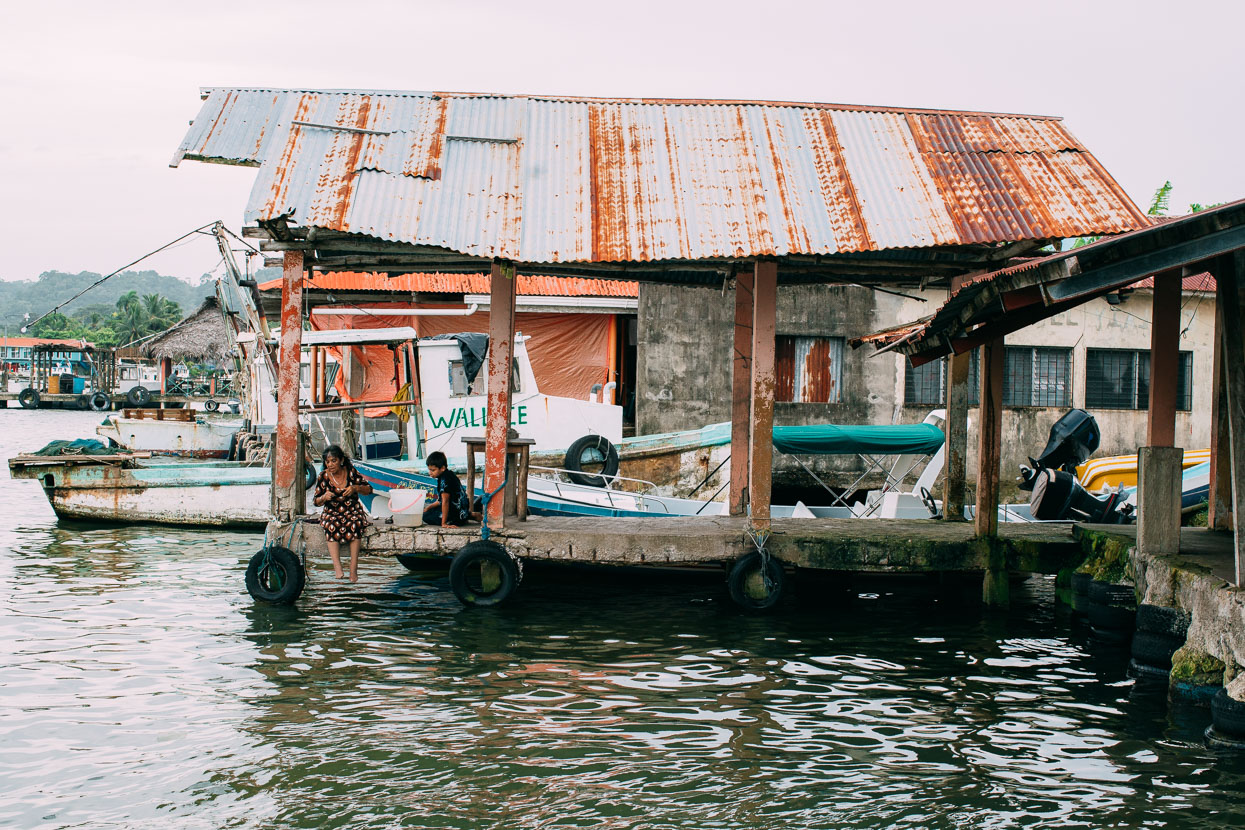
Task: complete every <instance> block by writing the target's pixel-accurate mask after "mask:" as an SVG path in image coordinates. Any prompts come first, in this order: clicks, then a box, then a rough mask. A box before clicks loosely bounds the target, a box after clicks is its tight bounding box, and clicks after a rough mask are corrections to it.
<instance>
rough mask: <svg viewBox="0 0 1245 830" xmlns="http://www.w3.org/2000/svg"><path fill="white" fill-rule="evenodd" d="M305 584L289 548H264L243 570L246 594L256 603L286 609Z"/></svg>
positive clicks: (303, 576)
mask: <svg viewBox="0 0 1245 830" xmlns="http://www.w3.org/2000/svg"><path fill="white" fill-rule="evenodd" d="M306 584H307V573H306V571H304V570H303V563H302V562H301V561H299V558H298V557H297V556H296V555H295V554H294V551H292V550H290V549H289V548H282V547H276V546H271V547H266V548H264V549H262V550H261V551H260V552H259V553H257V554H255V555H254V556H252V557H251V561H250V563H249V564H247V566H246V591H247V593H248V594H250V595H251V596H252V597H254V598H255V599H257V600H259V601H260V602H267V603H270V604H272V605H289V604H290V603H292V602H293V601H294V600H296V599H298V598H299V596H300V595H301V594H302V593H303V587H304V586H305V585H306Z"/></svg>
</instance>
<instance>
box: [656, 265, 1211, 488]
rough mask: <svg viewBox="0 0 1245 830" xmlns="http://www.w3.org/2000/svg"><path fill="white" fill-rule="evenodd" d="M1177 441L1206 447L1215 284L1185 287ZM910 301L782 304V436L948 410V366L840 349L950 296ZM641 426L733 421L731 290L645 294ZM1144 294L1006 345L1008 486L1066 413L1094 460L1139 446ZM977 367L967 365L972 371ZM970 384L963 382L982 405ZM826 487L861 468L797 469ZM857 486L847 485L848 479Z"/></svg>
mask: <svg viewBox="0 0 1245 830" xmlns="http://www.w3.org/2000/svg"><path fill="white" fill-rule="evenodd" d="M1184 288H1185V290H1184V292H1183V294H1182V309H1181V323H1180V324H1181V332H1180V343H1181V362H1180V380H1179V395H1180V400H1178V401H1177V409H1178V412H1177V416H1176V442H1177V444H1179V445H1180V446H1183V447H1186V448H1189V449H1196V448H1202V447H1206V446H1208V445H1209V442H1210V429H1211V423H1210V395H1211V379H1212V369H1213V367H1212V356H1213V335H1214V321H1215V295H1214V283H1213V280H1210V279H1209V277H1205V276H1204V275H1203V276H1200V277H1192V278H1188V279H1186V280H1185V285H1184ZM902 291H903V294H905V295H907V296H897V295H895V294H893V293H883V292H881V291H874V290H871V289H868V288H863V287H859V286H790V287H783V288H781V289H780V290H779V294H778V325H777V337H778V342H777V355H776V391H775V396H776V403H775V414H774V420H775V423H776V424H817V423H837V424H891V423H912V422H917V421H920V420H922V419H924V418H925V416H926V415H927V414H928V413H929V412H930V411H931V410H933V409H938V408H941V407H942V406H943V401H945V398H946V369H945V361H944V360H939V361H936V362H934V363H929V364H926V365H924V366H921V367H917V368H915V369H914V368H913V367H912V366H910V365H909V364H908V362H907V360H906V359H905V358H903V357H901V356H898V355H895V354H892V353H877V352H875V351H874V350H873V349H871V348H868V349H858V350H852V349H851V348H850V347H848V346H847V341H848V340H850V339H851V338H853V337H859V336H862V335H865V334H868V333H870V332H873V331H877V330H879V329H883V328H886V327H887V326H891V325H894V324H895V322H896V321H900V320H913V319H917V318H920V317H922V316H925V315H928V314H930V313H931V312H932V311H933V310H934V309H935V308H937V307H938V306H939V305H941V304H942V303H943V302H944V301H945V300H946V298H947V291H945V290H941V289H940V290H925V291H920V290H907V289H903V290H902ZM639 299H640V302H639V308H638V328H639V348H638V358H637V364H638V369H637V388H638V390H639V391H638V396H637V404H636V427H637V432H638V433H640V434H646V433H655V432H669V431H674V430H679V429H688V428H692V427H698V426H701V425H703V424H708V423H714V422H719V421H725V420H729V419H730V400H731V378H730V364H731V361H730V357H731V350H732V349H733V325H734V295H733V292H732V291H731V290H730V289H729V288H728V289H720V288H719V289H708V288H685V287H666V286H656V285H649V284H642V285H641V286H640V296H639ZM1152 299H1153V293H1152V289H1151V288H1150V287H1149V286H1148V285H1146V284H1144V283H1142V284H1139V285H1138V286H1135V287H1133V288H1131V289H1128V290H1125V291H1121V292H1118V293H1115V294H1112V295H1109V296H1108V297H1107V298H1106V299H1097V300H1093V301H1091V302H1089V303H1086V304H1085V305H1083V306H1080V307H1078V308H1076V309H1074V310H1072V311H1068V312H1065V313H1064V314H1060V315H1058V316H1056V317H1053V318H1051V319H1050V320H1047V321H1044V322H1041V323H1039V324H1036V325H1034V326H1031V327H1029V328H1026V329H1024V330H1023V331H1021V332H1018V333H1017V334H1015V335H1011V336H1009V337H1008V339H1007V341H1006V343H1007V353H1006V361H1007V363H1006V376H1005V380H1004V405H1005V409H1004V415H1003V435H1004V437H1005V440H1004V445H1003V471H1004V484H1005V485H1006V484H1008V483H1009V482H1010V480H1011V479H1012V478H1013V471H1015V470H1016V468H1017V467H1018V465H1020V464H1023V463H1025V462H1026V461H1027V460H1028V458H1029V456H1033V455H1037V454H1038V453H1040V452H1041V450H1042V448H1043V447H1044V446H1045V444H1046V440H1047V436H1048V433H1049V430H1050V427H1051V425H1052V424H1053V423H1054V422H1055V421H1056V420H1058V419H1059V417H1060V416H1061V415H1062V414H1063V413H1064V412H1066V411H1067V410H1069V409H1071V408H1073V407H1079V408H1083V409H1086V410H1088V411H1089V412H1090V413H1091V414H1092V415H1093V416H1094V417H1095V418H1096V419H1097V421H1098V424H1099V426H1100V428H1101V430H1102V445H1101V447H1100V449H1099V451H1098V453H1097V455H1116V454H1130V453H1134V452H1136V451H1137V447H1139V446H1141V445H1143V444H1144V443H1145V437H1146V408H1147V405H1148V395H1149V348H1150V311H1151V302H1152ZM975 369H976V365H975V361H974V370H975ZM976 378H977V375H976V372H975V371H974V377H973V378H972V379H971V381H970V382H971V385H972V387H973V389H972V393H971V394H972V396H973V398H972V400H974V401H975V399H976V394H977V392H976V386H977V379H976ZM976 415H977V412H976V408H975V407H974V408H972V409H970V412H969V430H970V433H969V434H970V441H969V453H968V472H969V476H970V480H971V478H972V476H973V474H974V471H975V469H976V468H975V464H976V446H975V442H974V440H973V439H972V437H971V436H973V435H975V434H976V433H975V422H976ZM803 460H804V462H805V463H806V464H810V465H811V466H812V467H813V469H814V470H817V471H818V473H819V474H821V473H825V474H826V475H828V476H830V481H829V483H831V484H844V483H846V481H848V480H850V479H849V478H848V475H849V474H854V473H855V471H857V470H859V469H860V464H859V462H858V460H857V459H855V458H854V457H827V458H820V459H816V460H815V461H813V460H810V459H803ZM799 469H800V468H799V465H798V464H797V463H796V462H795V460H794V459H791V458H787V457H784V456H781V455H778V456H776V457H775V476H776V478H775V480H776V482H781V481H784V480H785V481H788V482H790V483H797V480H798V479H800V474H799V472H798V471H799ZM852 477H854V475H853V476H852Z"/></svg>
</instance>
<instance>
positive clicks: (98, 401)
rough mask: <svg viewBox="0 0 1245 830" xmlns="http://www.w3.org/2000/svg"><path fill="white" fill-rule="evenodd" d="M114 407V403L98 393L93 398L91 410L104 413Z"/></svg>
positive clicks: (101, 393)
mask: <svg viewBox="0 0 1245 830" xmlns="http://www.w3.org/2000/svg"><path fill="white" fill-rule="evenodd" d="M111 405H112V401H111V400H110V399H109V398H108V396H107V395H105V394H104V393H103V392H96V393H95V394H94V395H92V396H91V409H94V410H95V411H96V412H104V411H106V410H107V409H108V407H109V406H111Z"/></svg>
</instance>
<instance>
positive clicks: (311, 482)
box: [303, 461, 318, 493]
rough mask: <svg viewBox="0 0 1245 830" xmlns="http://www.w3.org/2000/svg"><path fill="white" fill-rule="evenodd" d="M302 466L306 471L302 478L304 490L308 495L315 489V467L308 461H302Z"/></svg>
mask: <svg viewBox="0 0 1245 830" xmlns="http://www.w3.org/2000/svg"><path fill="white" fill-rule="evenodd" d="M303 464H304V465H305V466H306V469H307V472H306V473H305V474H304V476H303V484H304V489H306V491H307V492H308V493H310V492H311V491H312V490H314V489H316V478H317V477H318V474H317V473H316V465H315V464H312V463H311V462H310V461H304V462H303Z"/></svg>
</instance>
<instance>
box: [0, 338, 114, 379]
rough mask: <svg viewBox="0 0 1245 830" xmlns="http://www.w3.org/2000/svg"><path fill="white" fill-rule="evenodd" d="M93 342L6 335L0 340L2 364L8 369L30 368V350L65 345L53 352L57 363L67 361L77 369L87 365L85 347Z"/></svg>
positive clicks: (0, 359)
mask: <svg viewBox="0 0 1245 830" xmlns="http://www.w3.org/2000/svg"><path fill="white" fill-rule="evenodd" d="M90 345H92V344H90V343H85V342H84V341H82V340H57V339H53V338H47V337H5V338H3V339H2V340H0V364H3V366H4V368H5V369H6V370H7V371H10V372H14V371H18V370H19V369H28V368H30V350H31V349H32V348H34V347H35V346H64V348H63V349H58V350H56V351H54V352H52V360H53V362H55V363H61V362H63V363H65V364H67V365H69V366H70V367H71V368H74V369H77V368H79V367H85V366H86V360H85V357H84V356H83V347H84V346H90Z"/></svg>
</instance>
